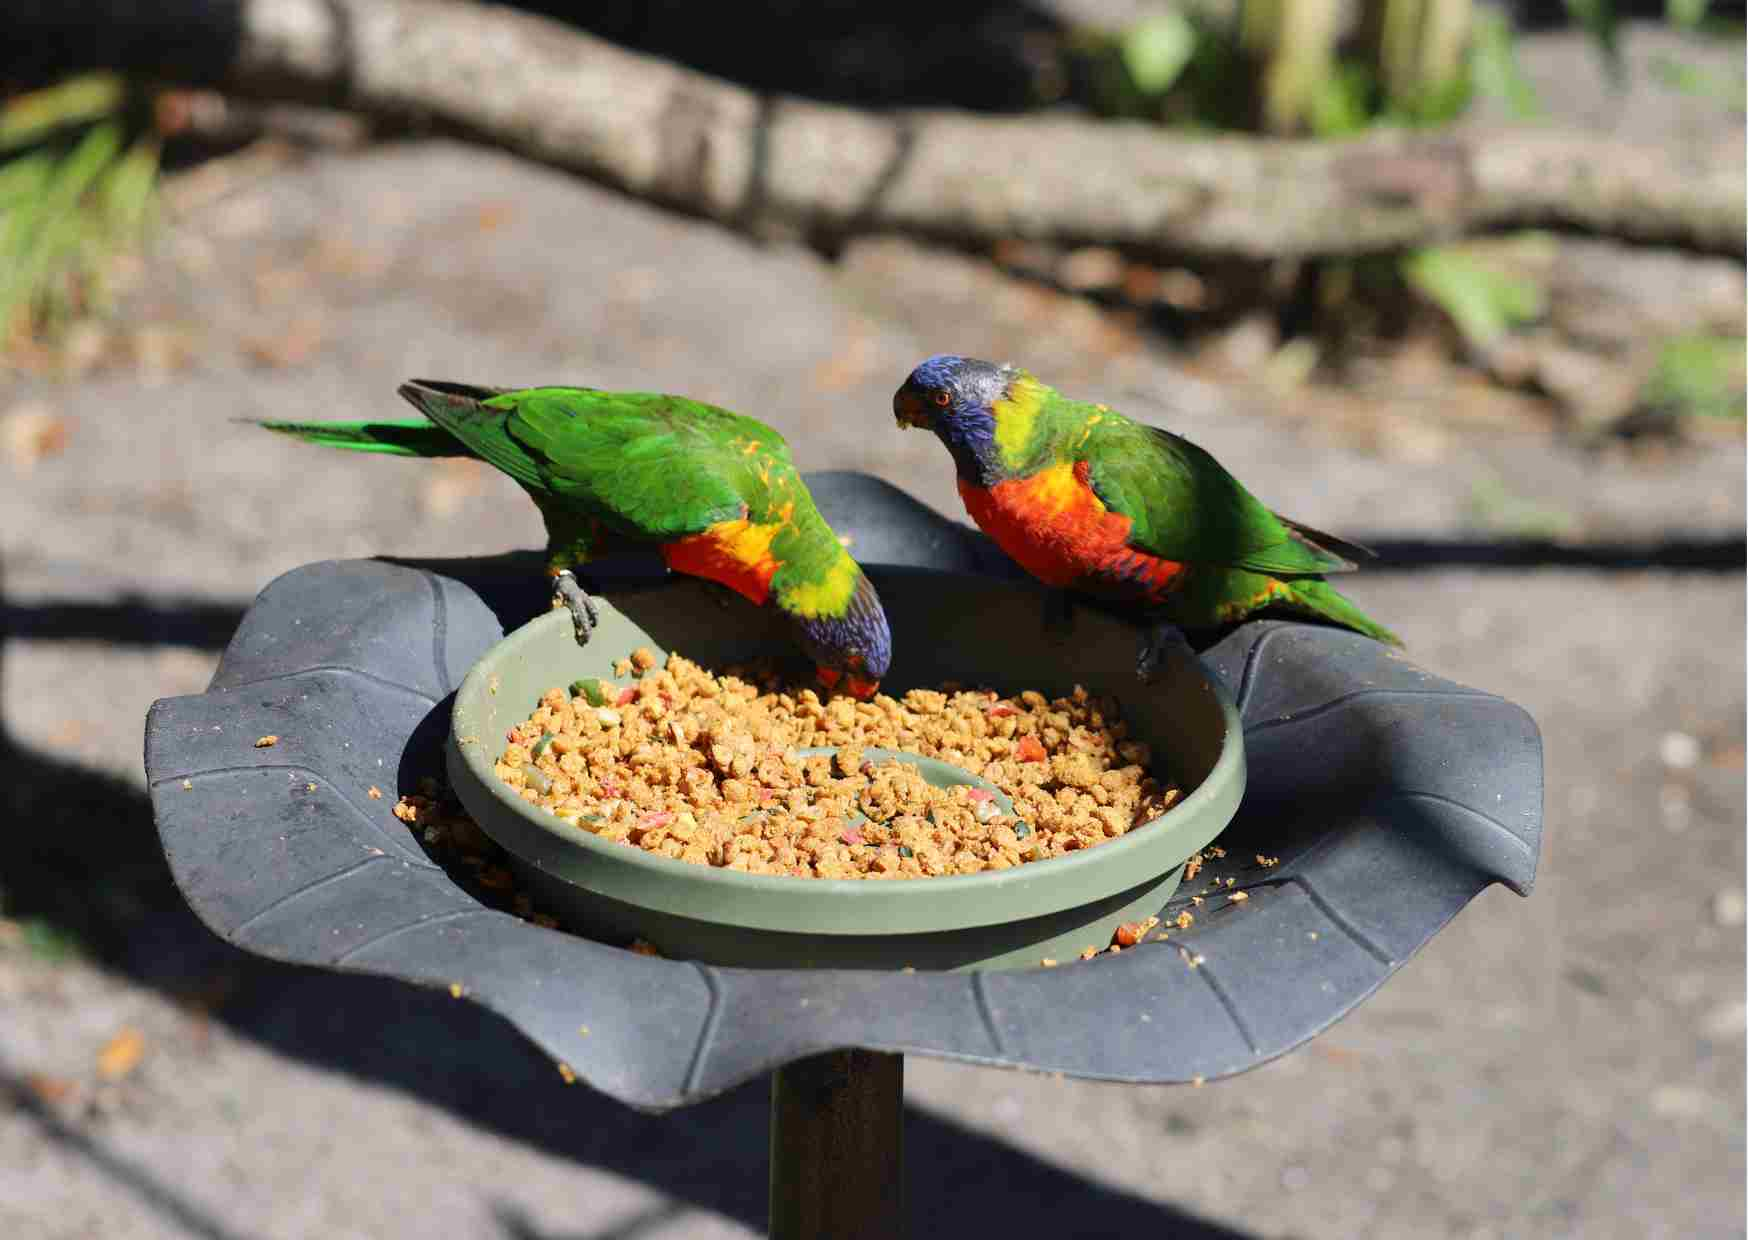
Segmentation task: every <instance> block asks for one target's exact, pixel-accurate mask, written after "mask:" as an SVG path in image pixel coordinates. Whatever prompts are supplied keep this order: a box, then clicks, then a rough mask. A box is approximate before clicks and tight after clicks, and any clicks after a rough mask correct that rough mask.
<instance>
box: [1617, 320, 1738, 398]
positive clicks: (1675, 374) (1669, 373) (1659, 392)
mask: <svg viewBox="0 0 1748 1240" xmlns="http://www.w3.org/2000/svg"><path fill="white" fill-rule="evenodd" d="M1745 349H1748V340H1744V339H1743V338H1742V337H1741V336H1716V335H1712V334H1710V333H1708V332H1694V333H1691V334H1688V335H1684V336H1675V337H1672V338H1671V339H1669V340H1666V341H1665V342H1664V343H1663V347H1662V348H1661V349H1660V350H1658V353H1657V361H1656V363H1655V364H1654V365H1653V366H1652V368H1651V374H1650V377H1649V378H1648V379H1646V381H1645V386H1644V387H1643V388H1642V389H1641V390H1640V393H1639V402H1640V404H1641V405H1642V406H1644V407H1646V408H1649V409H1653V410H1656V411H1658V412H1660V413H1668V414H1673V415H1680V416H1690V417H1704V418H1740V417H1742V416H1743V413H1744V410H1743V374H1744V350H1745Z"/></svg>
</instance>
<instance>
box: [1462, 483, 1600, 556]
mask: <svg viewBox="0 0 1748 1240" xmlns="http://www.w3.org/2000/svg"><path fill="white" fill-rule="evenodd" d="M1468 517H1469V523H1470V524H1471V525H1472V526H1474V527H1475V528H1477V529H1479V530H1483V531H1485V532H1487V533H1490V534H1503V535H1506V536H1509V537H1512V538H1542V539H1547V540H1548V541H1550V542H1557V541H1559V540H1560V539H1562V538H1566V537H1569V536H1570V535H1572V534H1573V533H1575V532H1576V531H1577V529H1578V521H1577V518H1575V517H1574V516H1573V515H1572V514H1571V513H1570V512H1567V511H1565V510H1564V509H1561V508H1554V507H1551V506H1549V505H1547V504H1543V503H1540V502H1538V501H1536V500H1533V499H1530V498H1528V497H1526V496H1523V495H1519V494H1517V493H1516V492H1514V491H1512V490H1511V489H1510V488H1508V487H1507V486H1506V485H1505V484H1504V483H1503V482H1501V481H1500V480H1499V479H1498V478H1496V477H1483V478H1478V479H1476V480H1475V482H1474V483H1473V484H1471V485H1470V487H1469V503H1468Z"/></svg>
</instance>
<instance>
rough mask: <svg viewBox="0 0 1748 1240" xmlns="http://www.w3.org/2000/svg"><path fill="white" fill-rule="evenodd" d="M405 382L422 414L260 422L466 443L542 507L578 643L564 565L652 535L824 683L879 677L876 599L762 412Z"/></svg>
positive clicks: (585, 633)
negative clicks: (807, 661) (801, 654)
mask: <svg viewBox="0 0 1748 1240" xmlns="http://www.w3.org/2000/svg"><path fill="white" fill-rule="evenodd" d="M400 394H401V395H402V396H404V397H406V399H407V400H408V401H410V402H412V404H413V405H414V407H416V408H417V409H419V410H420V411H421V412H422V413H424V414H425V417H424V418H418V419H409V420H389V421H380V422H264V423H262V424H261V425H263V426H265V427H266V428H267V429H268V430H272V431H279V432H280V433H282V434H286V435H293V436H296V437H297V438H299V439H304V440H307V441H309V442H311V443H319V444H325V445H327V446H329V447H333V448H346V449H350V450H352V451H355V452H381V453H387V454H389V455H391V456H421V457H440V456H469V457H475V458H478V459H480V460H483V461H487V462H489V463H490V464H492V465H495V466H496V467H497V468H499V469H501V470H503V471H504V472H505V473H506V474H509V475H510V477H512V478H514V479H515V480H516V481H517V482H518V483H520V484H521V486H522V489H523V490H525V491H527V492H528V494H529V496H530V497H532V498H533V500H534V503H535V504H536V506H538V507H539V509H540V512H541V515H542V516H543V517H544V518H545V519H546V535H547V546H546V554H547V571H548V573H549V575H550V576H551V577H552V578H553V583H554V590H555V594H556V598H555V602H558V601H562V602H563V603H564V605H565V606H566V607H567V608H568V609H569V611H570V613H571V619H572V621H573V622H574V624H575V626H576V634H577V642H578V644H579V645H580V644H582V643H584V642H586V641H587V640H588V637H589V633H590V632H591V631H592V630H593V628H594V626H595V623H596V620H597V616H596V612H595V606H594V603H593V602H591V601H590V599H589V597H588V595H587V594H585V593H584V592H583V589H582V587H581V586H579V585H578V584H577V582H576V578H575V576H574V575H573V573H572V569H573V568H574V567H576V566H578V565H582V564H586V563H587V562H588V561H589V560H591V559H594V558H596V557H598V556H600V555H603V554H605V553H606V552H608V551H609V550H612V549H614V548H616V547H623V546H624V545H625V544H628V543H641V544H649V545H653V546H654V548H655V550H656V551H658V552H659V553H660V554H661V556H662V558H663V559H664V560H665V561H666V562H667V565H668V567H669V568H671V569H673V570H674V571H675V572H681V573H688V574H691V575H692V576H694V577H703V578H705V579H707V580H710V581H714V582H718V583H720V584H722V585H724V586H727V587H728V588H730V589H732V590H734V591H736V592H738V593H740V594H742V595H744V596H745V597H746V598H748V599H750V600H751V601H752V602H753V603H754V604H755V605H758V606H770V607H775V608H776V609H777V610H778V611H780V612H782V613H783V614H784V615H786V616H787V617H788V618H789V619H790V620H791V621H792V622H793V624H794V629H795V639H796V641H797V643H798V644H799V645H800V646H801V648H802V649H803V650H804V651H806V653H807V654H808V656H809V657H810V658H812V659H813V660H814V662H815V663H816V664H817V665H818V668H819V677H820V680H821V681H822V682H824V683H825V684H826V685H827V686H828V687H831V686H836V685H838V684H839V683H840V682H841V683H842V686H843V688H844V690H845V691H846V692H848V693H850V694H852V695H854V696H856V697H858V698H864V699H865V698H868V697H872V696H873V694H874V692H875V690H876V689H877V688H878V687H879V682H880V678H881V677H882V676H884V675H885V674H886V669H887V665H888V664H889V663H890V662H891V661H892V634H891V631H890V629H889V628H888V627H887V623H886V612H885V611H884V609H882V607H881V606H880V597H879V595H878V594H876V593H875V591H874V586H873V584H872V583H871V582H870V581H869V580H868V578H867V577H866V576H864V575H863V573H862V570H861V568H860V567H859V566H858V565H857V563H856V562H855V560H853V559H851V558H850V555H849V552H847V551H845V550H844V547H843V544H841V543H840V542H839V541H838V538H837V535H836V534H834V533H833V532H832V528H831V526H830V525H828V524H826V520H825V518H824V517H822V516H821V515H820V512H819V509H818V508H817V507H816V506H815V505H814V502H813V497H812V496H811V495H810V494H808V491H807V486H806V484H805V483H803V482H802V480H801V476H800V474H798V473H797V472H796V470H795V465H794V462H793V461H792V460H791V459H790V456H789V445H788V444H787V443H785V442H784V440H783V437H782V436H781V435H779V434H778V433H777V432H776V431H774V430H772V429H771V428H770V427H768V426H766V425H765V424H764V423H762V422H758V421H755V420H754V419H752V418H747V417H742V416H741V415H739V414H735V413H730V412H729V411H728V410H726V409H718V408H716V407H715V406H713V405H706V404H702V403H700V402H698V401H695V400H688V399H686V398H685V397H683V396H664V395H661V394H659V393H654V392H600V391H595V390H593V389H590V388H571V387H545V388H527V389H520V390H511V389H504V388H487V387H474V386H472V385H470V384H464V383H442V382H433V381H429V380H422V379H421V380H415V381H413V382H411V383H405V384H402V385H401V388H400ZM427 419H429V420H427Z"/></svg>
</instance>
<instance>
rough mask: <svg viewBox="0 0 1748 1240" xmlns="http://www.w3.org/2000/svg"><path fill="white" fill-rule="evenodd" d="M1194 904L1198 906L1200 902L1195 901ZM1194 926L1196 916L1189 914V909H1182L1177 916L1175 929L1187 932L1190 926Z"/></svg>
mask: <svg viewBox="0 0 1748 1240" xmlns="http://www.w3.org/2000/svg"><path fill="white" fill-rule="evenodd" d="M1196 903H1198V904H1200V903H1201V901H1200V900H1198V901H1196ZM1195 924H1196V915H1195V914H1194V913H1192V912H1190V910H1189V909H1184V910H1183V911H1182V912H1181V913H1179V914H1178V915H1177V928H1178V929H1179V930H1188V929H1189V928H1190V927H1191V926H1193V925H1195Z"/></svg>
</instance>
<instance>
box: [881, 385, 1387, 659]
mask: <svg viewBox="0 0 1748 1240" xmlns="http://www.w3.org/2000/svg"><path fill="white" fill-rule="evenodd" d="M892 409H893V412H894V413H895V414H896V415H897V417H898V421H899V424H900V425H902V426H914V427H923V428H926V429H928V430H932V431H934V432H935V434H936V435H937V436H938V437H939V438H940V440H941V442H942V443H943V444H945V445H946V447H947V451H948V452H950V453H951V454H952V456H953V463H954V464H955V465H956V466H957V467H958V474H959V479H958V481H959V495H960V497H961V498H962V499H963V500H964V501H965V509H966V511H967V512H969V513H970V514H971V518H972V520H974V521H976V522H977V524H978V526H979V527H980V528H981V529H982V530H983V531H984V533H986V534H988V535H989V536H990V537H991V538H993V539H994V540H995V541H996V543H997V544H998V545H999V546H1000V547H1001V549H1002V550H1003V551H1005V552H1007V554H1008V555H1009V556H1010V557H1012V558H1013V559H1014V560H1015V561H1017V562H1018V563H1019V565H1020V566H1021V567H1022V568H1024V569H1025V570H1026V571H1027V572H1029V573H1031V574H1032V576H1034V577H1036V578H1038V579H1039V580H1040V581H1042V582H1044V583H1045V584H1046V585H1051V586H1056V587H1059V588H1062V589H1068V590H1076V591H1081V592H1084V593H1087V594H1091V595H1095V596H1101V597H1104V598H1107V599H1114V600H1120V601H1125V602H1126V601H1131V600H1132V601H1134V602H1135V603H1137V604H1139V606H1140V608H1141V609H1142V614H1143V615H1144V616H1145V617H1146V619H1147V620H1148V621H1149V623H1150V625H1151V631H1150V637H1149V641H1148V643H1147V645H1146V646H1145V647H1144V648H1143V650H1142V655H1141V660H1140V664H1139V666H1138V669H1137V670H1138V671H1139V672H1140V673H1141V675H1142V676H1143V678H1144V679H1145V678H1148V677H1150V676H1151V675H1152V674H1153V672H1154V671H1156V670H1157V665H1158V660H1159V658H1160V657H1161V655H1162V653H1163V648H1164V646H1165V645H1166V644H1168V643H1170V644H1177V643H1180V642H1182V641H1183V640H1184V638H1183V634H1182V632H1181V629H1180V627H1179V626H1184V627H1191V628H1198V627H1209V626H1213V625H1218V624H1224V623H1229V622H1232V621H1236V620H1241V619H1243V618H1244V617H1245V616H1247V615H1249V614H1251V613H1252V612H1255V611H1258V610H1260V609H1261V608H1263V607H1268V606H1276V607H1281V608H1285V609H1288V610H1291V611H1296V612H1300V613H1302V614H1305V615H1310V616H1314V617H1316V618H1318V619H1320V620H1324V621H1328V622H1330V623H1333V624H1337V625H1341V626H1343V627H1345V628H1349V629H1354V630H1356V631H1358V632H1361V633H1364V634H1366V635H1367V636H1368V637H1374V638H1377V639H1378V640H1379V641H1384V642H1389V643H1391V644H1393V645H1400V644H1401V642H1400V640H1399V639H1398V638H1397V637H1396V635H1395V634H1394V633H1391V632H1390V631H1389V630H1388V629H1386V628H1384V627H1383V626H1381V625H1379V624H1377V623H1375V622H1374V621H1372V620H1371V619H1369V618H1368V617H1367V616H1366V615H1365V614H1364V613H1363V612H1361V611H1360V609H1359V608H1357V607H1355V606H1354V605H1353V604H1352V603H1350V602H1349V601H1348V600H1347V599H1345V598H1343V597H1342V596H1341V595H1340V594H1338V593H1336V591H1335V588H1334V587H1333V586H1331V585H1329V583H1328V582H1326V581H1324V579H1323V577H1324V574H1326V573H1334V572H1343V571H1346V570H1349V569H1352V568H1353V567H1354V564H1353V561H1352V560H1351V559H1349V558H1348V557H1350V556H1353V557H1365V556H1370V555H1371V553H1370V552H1369V551H1366V550H1365V549H1364V548H1362V547H1358V546H1355V545H1354V544H1352V543H1345V542H1342V541H1341V540H1339V539H1336V538H1332V537H1330V536H1329V535H1327V534H1320V533H1318V532H1317V531H1316V530H1313V529H1310V528H1308V527H1306V526H1303V525H1300V524H1299V523H1298V522H1296V521H1289V520H1287V519H1286V518H1285V517H1281V516H1278V515H1277V514H1275V513H1272V512H1270V511H1269V510H1268V509H1267V508H1265V507H1264V506H1263V505H1262V503H1261V502H1260V501H1258V500H1257V499H1256V497H1254V496H1253V495H1251V493H1250V492H1249V491H1247V490H1245V489H1244V487H1243V486H1242V485H1240V484H1239V482H1238V481H1237V479H1235V478H1233V477H1232V475H1231V474H1229V473H1227V472H1226V470H1225V469H1223V468H1221V466H1220V464H1219V462H1217V461H1216V460H1215V459H1214V458H1213V457H1212V456H1209V455H1208V453H1206V452H1204V451H1203V450H1202V449H1200V448H1198V447H1196V446H1195V445H1194V444H1192V443H1190V442H1189V441H1188V440H1186V439H1182V438H1180V437H1179V436H1177V435H1173V434H1171V433H1170V432H1169V431H1164V430H1160V429H1159V428H1157V427H1152V426H1146V425H1143V424H1142V423H1139V422H1135V421H1133V420H1131V419H1129V418H1126V417H1124V416H1123V415H1122V414H1120V413H1117V412H1116V411H1115V410H1113V409H1110V408H1107V407H1106V406H1104V405H1094V404H1088V403H1085V402H1082V401H1077V400H1070V399H1069V398H1068V397H1066V396H1064V395H1062V394H1061V393H1060V392H1057V391H1056V390H1055V389H1053V388H1050V387H1047V386H1045V385H1044V384H1043V383H1040V382H1039V381H1038V380H1037V379H1035V378H1033V377H1032V376H1031V375H1030V374H1028V373H1027V372H1026V371H1024V370H1021V369H1019V368H1017V367H1013V366H995V365H992V364H991V363H989V362H982V361H978V360H976V359H975V358H968V357H954V356H950V355H943V356H938V357H931V358H929V359H928V360H927V361H926V362H924V363H923V364H922V365H920V366H918V367H917V368H916V369H915V370H913V371H912V372H911V374H910V378H908V379H907V380H905V382H904V386H902V387H901V388H899V389H898V391H897V393H895V394H894V396H893V398H892Z"/></svg>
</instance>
